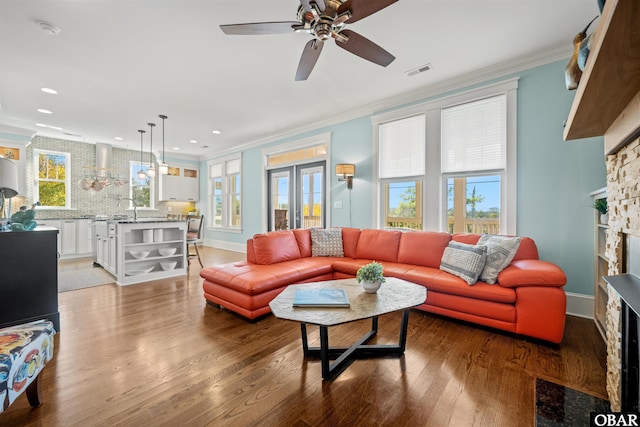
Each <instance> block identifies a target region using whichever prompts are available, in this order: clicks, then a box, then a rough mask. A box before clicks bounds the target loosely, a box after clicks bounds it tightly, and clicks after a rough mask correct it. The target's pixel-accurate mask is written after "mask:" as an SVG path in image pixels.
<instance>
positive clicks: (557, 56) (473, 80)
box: [199, 43, 572, 161]
mask: <svg viewBox="0 0 640 427" xmlns="http://www.w3.org/2000/svg"><path fill="white" fill-rule="evenodd" d="M571 53H572V47H571V46H567V44H566V43H563V44H562V45H559V46H555V47H552V48H549V49H546V50H543V51H538V52H535V53H533V54H530V55H526V56H520V57H518V58H514V59H512V60H509V61H504V62H501V63H498V64H495V65H492V66H489V67H485V68H481V69H479V70H475V71H473V72H469V73H465V74H461V75H459V76H456V77H452V78H451V79H448V80H445V81H443V82H440V83H435V84H431V85H426V86H424V87H422V88H418V89H415V90H411V91H408V92H404V93H401V94H399V95H395V96H391V97H388V98H384V99H381V100H379V101H376V102H372V103H369V104H366V105H363V106H361V107H359V108H355V109H351V110H348V111H343V112H341V113H338V114H334V115H332V116H328V117H326V118H324V119H321V120H318V121H314V122H313V124H310V125H304V126H299V127H295V128H290V129H283V130H281V131H277V132H274V133H272V134H270V135H269V136H265V137H264V138H258V139H255V140H253V141H251V142H247V143H244V144H239V145H236V146H235V147H233V148H229V149H226V150H223V151H221V152H218V153H216V154H215V155H206V154H204V155H201V156H199V158H200V160H202V161H206V160H209V159H215V158H218V157H221V156H226V155H229V154H232V153H237V152H239V151H244V150H248V149H251V148H255V147H259V146H262V145H264V144H269V143H272V142H276V141H280V140H283V139H286V138H292V137H295V136H298V135H301V134H303V133H307V132H313V131H320V130H321V129H322V128H324V127H328V126H332V125H336V124H338V123H344V122H347V121H349V120H354V119H357V118H360V117H365V116H369V115H373V114H377V113H380V112H382V111H385V110H390V109H395V108H400V107H403V106H406V105H407V104H411V103H414V102H418V101H425V100H427V99H428V98H433V97H435V96H439V95H443V94H445V93H448V92H454V91H457V90H460V89H465V88H469V87H472V86H475V85H479V84H485V83H489V82H491V81H493V80H497V79H503V78H506V77H512V76H513V75H514V74H517V73H521V72H524V71H527V70H531V69H533V68H537V67H541V66H544V65H548V64H552V63H554V62H558V61H562V60H565V59H568V58H569V57H570V56H571Z"/></svg>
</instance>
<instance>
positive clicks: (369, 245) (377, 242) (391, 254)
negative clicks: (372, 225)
mask: <svg viewBox="0 0 640 427" xmlns="http://www.w3.org/2000/svg"><path fill="white" fill-rule="evenodd" d="M401 236H402V232H401V231H396V230H362V231H361V232H360V238H359V239H358V247H357V249H356V256H355V257H356V258H360V259H370V260H374V261H390V262H396V261H397V259H398V246H399V245H400V237H401Z"/></svg>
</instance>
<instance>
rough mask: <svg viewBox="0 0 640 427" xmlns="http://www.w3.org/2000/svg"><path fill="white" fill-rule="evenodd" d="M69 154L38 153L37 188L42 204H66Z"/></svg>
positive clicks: (58, 205) (57, 205)
mask: <svg viewBox="0 0 640 427" xmlns="http://www.w3.org/2000/svg"><path fill="white" fill-rule="evenodd" d="M67 156H68V155H67V154H64V153H45V152H40V153H38V175H37V176H38V177H37V180H36V185H37V189H36V190H37V194H38V195H37V199H38V201H39V202H40V205H41V206H56V207H60V206H66V204H67Z"/></svg>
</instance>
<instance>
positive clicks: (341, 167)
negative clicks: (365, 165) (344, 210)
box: [336, 163, 356, 190]
mask: <svg viewBox="0 0 640 427" xmlns="http://www.w3.org/2000/svg"><path fill="white" fill-rule="evenodd" d="M355 174H356V165H354V164H351V163H338V164H337V165H336V175H338V176H339V177H340V178H338V181H347V188H348V189H349V190H351V189H352V188H353V176H354V175H355Z"/></svg>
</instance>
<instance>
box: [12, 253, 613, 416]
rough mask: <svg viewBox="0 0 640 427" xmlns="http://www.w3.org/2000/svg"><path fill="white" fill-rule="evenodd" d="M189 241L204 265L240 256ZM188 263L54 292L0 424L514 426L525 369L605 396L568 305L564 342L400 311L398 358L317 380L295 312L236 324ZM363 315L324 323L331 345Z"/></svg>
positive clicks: (527, 409) (592, 331) (385, 321)
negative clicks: (22, 389) (145, 277)
mask: <svg viewBox="0 0 640 427" xmlns="http://www.w3.org/2000/svg"><path fill="white" fill-rule="evenodd" d="M201 254H202V256H203V262H204V264H205V265H212V264H217V263H223V262H230V261H234V260H239V259H243V258H244V256H243V255H242V254H237V253H233V252H226V251H221V250H215V249H211V248H202V251H201ZM85 262H90V260H86V259H85V260H80V261H63V262H61V264H60V269H74V268H78V265H79V264H81V263H85ZM199 271H200V266H199V264H198V263H197V261H196V262H193V260H192V263H191V267H190V270H189V275H188V278H179V279H177V280H170V279H165V280H158V281H155V282H149V283H143V284H137V285H131V286H125V287H119V286H117V285H115V284H111V285H103V286H98V287H94V288H87V289H80V290H76V291H70V292H64V293H61V294H59V305H60V312H61V331H60V333H58V334H57V335H56V339H55V344H56V347H55V355H54V359H53V361H51V362H50V363H49V364H48V365H47V367H46V368H45V370H44V372H43V375H44V377H43V384H42V385H43V390H42V391H43V393H42V396H43V401H44V403H43V404H42V405H41V406H40V407H38V408H35V409H31V408H30V407H29V404H28V402H27V398H26V396H21V397H20V398H19V399H18V400H17V401H16V402H15V403H14V404H13V405H12V406H11V407H9V408H8V410H7V412H5V413H3V414H0V426H156V425H157V426H203V425H212V426H218V425H225V426H226V425H233V426H245V425H247V426H249V425H260V426H316V425H323V426H324V425H331V426H336V425H340V426H355V425H384V426H388V425H398V426H405V425H406V426H448V425H451V426H468V425H487V426H527V425H533V424H534V411H535V398H534V384H535V378H536V377H540V378H543V379H546V380H549V381H552V382H556V383H559V384H562V385H566V386H568V387H571V388H574V389H577V390H580V391H583V392H586V393H589V394H593V395H596V396H599V397H602V398H607V396H606V391H605V370H606V369H605V345H604V342H603V341H602V339H601V337H600V336H599V335H598V332H597V330H596V328H595V325H594V324H593V321H592V320H587V319H580V318H576V317H568V319H567V325H566V333H565V338H564V341H563V343H562V344H561V345H560V346H550V345H546V344H542V343H539V342H530V341H528V340H525V339H522V338H519V337H515V336H513V335H509V334H504V333H500V332H496V331H493V330H489V329H485V328H481V327H477V326H474V325H469V324H465V323H461V322H457V321H453V320H451V319H447V318H444V317H438V316H434V315H430V314H427V313H423V312H419V311H413V312H412V313H411V315H410V321H409V322H410V323H409V333H408V340H407V351H406V353H405V355H404V356H403V357H401V358H385V359H368V360H358V361H356V362H354V363H353V364H352V365H351V366H350V367H348V368H347V369H346V370H345V371H344V372H343V373H342V374H341V375H340V376H339V377H338V378H337V379H336V380H334V381H332V382H327V381H325V382H323V381H322V378H321V372H320V364H319V361H316V360H304V358H303V357H302V350H301V343H300V328H299V325H298V324H297V323H295V322H290V321H285V320H279V319H276V318H275V317H273V316H268V317H266V318H264V319H262V320H260V321H258V322H256V323H249V322H247V321H245V320H243V319H241V318H239V317H237V316H235V315H233V314H231V313H230V312H227V311H225V310H220V309H217V308H215V307H212V306H209V305H207V304H205V301H204V298H203V296H202V287H201V282H202V280H201V279H200V277H199V276H198V273H199ZM541 321H544V319H541ZM399 324H400V316H399V315H398V314H390V315H385V316H382V317H381V318H380V330H379V333H378V337H377V342H378V343H391V342H393V341H394V340H396V339H397V334H398V328H399ZM368 327H369V322H355V323H350V324H347V325H341V326H338V327H334V328H331V329H330V332H329V334H330V339H331V344H332V345H340V344H350V343H351V341H353V340H355V339H356V338H358V337H359V336H360V335H362V334H364V333H365V332H366V330H368ZM311 331H312V333H311V334H310V335H311V342H310V344H312V345H317V342H318V332H317V329H315V328H311Z"/></svg>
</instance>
